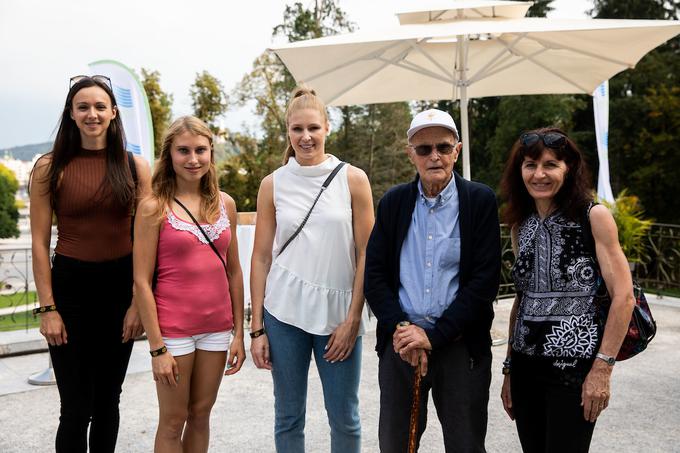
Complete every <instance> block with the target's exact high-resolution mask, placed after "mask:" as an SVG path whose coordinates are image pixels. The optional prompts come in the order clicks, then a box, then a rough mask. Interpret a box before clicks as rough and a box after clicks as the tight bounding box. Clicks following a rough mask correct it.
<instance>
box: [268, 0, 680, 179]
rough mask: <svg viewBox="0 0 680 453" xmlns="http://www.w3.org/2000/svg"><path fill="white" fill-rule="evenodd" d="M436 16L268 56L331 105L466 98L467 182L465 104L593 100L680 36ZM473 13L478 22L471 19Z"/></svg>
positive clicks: (630, 23)
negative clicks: (492, 99) (499, 99)
mask: <svg viewBox="0 0 680 453" xmlns="http://www.w3.org/2000/svg"><path fill="white" fill-rule="evenodd" d="M462 3H482V2H479V1H478V2H461V4H462ZM486 3H489V4H490V3H494V4H497V3H512V2H486ZM486 3H485V4H486ZM451 4H454V5H456V4H458V3H456V2H452V3H449V5H451ZM511 6H512V5H511ZM450 9H456V8H450ZM433 11H434V13H433ZM437 11H438V10H432V9H430V10H428V11H427V14H426V15H422V11H421V12H418V11H416V12H413V11H411V12H406V13H404V14H403V15H400V17H401V19H402V20H403V21H404V22H422V23H405V24H403V25H399V26H396V27H392V28H388V29H383V30H372V29H368V30H362V31H359V32H356V33H350V34H344V35H336V36H330V37H325V38H319V39H312V40H307V41H299V42H295V43H291V44H286V45H281V46H279V47H276V48H274V49H271V50H273V51H274V52H276V54H277V55H278V56H279V58H281V60H282V61H283V63H284V64H285V65H286V67H287V68H288V69H289V70H290V72H291V74H292V75H293V77H295V79H296V80H297V81H298V82H303V81H304V82H305V83H308V84H310V85H311V86H313V87H314V89H315V90H316V92H317V94H318V95H319V96H321V98H322V99H323V100H324V101H325V102H326V103H327V104H329V105H335V106H340V105H351V104H371V103H380V102H397V101H411V100H440V99H452V100H457V99H460V101H461V102H460V106H461V132H462V134H461V139H462V141H463V176H464V177H465V178H466V179H470V158H469V156H470V150H469V140H468V117H467V104H468V99H470V98H477V97H484V96H503V95H519V94H566V93H584V94H588V95H591V94H592V92H593V90H594V89H595V88H596V87H597V86H598V85H599V84H600V83H602V82H603V81H605V80H607V79H609V78H611V77H612V76H614V75H615V74H617V73H619V72H621V71H623V70H625V69H628V68H632V67H634V66H635V64H636V63H637V62H638V61H639V60H640V59H641V58H642V57H643V56H644V55H645V54H646V53H647V52H649V51H650V50H652V49H653V48H655V47H657V46H658V45H660V44H662V43H664V42H665V41H667V40H669V39H671V38H673V37H674V36H675V35H677V34H678V33H680V22H679V21H658V20H606V19H582V20H555V19H544V18H517V17H516V15H517V14H518V12H517V11H518V10H516V9H515V10H512V9H508V10H505V11H507V12H505V13H504V14H506V15H508V16H511V17H498V16H499V12H496V14H495V17H481V16H484V13H482V14H477V13H475V12H474V8H463V9H456V17H460V19H449V20H443V19H442V17H444V16H446V15H447V14H449V15H450V12H446V13H443V14H439V13H441V10H439V13H437ZM499 11H501V10H499ZM418 14H421V15H420V16H419V15H418ZM438 14H439V15H438ZM475 14H477V16H480V17H479V18H466V17H471V16H474V15H475ZM513 14H514V16H513ZM513 17H514V18H513ZM424 21H428V22H424Z"/></svg>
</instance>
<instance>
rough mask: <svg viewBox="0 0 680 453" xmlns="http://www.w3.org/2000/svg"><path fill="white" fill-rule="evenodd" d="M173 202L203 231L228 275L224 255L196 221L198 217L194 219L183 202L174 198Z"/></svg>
mask: <svg viewBox="0 0 680 453" xmlns="http://www.w3.org/2000/svg"><path fill="white" fill-rule="evenodd" d="M173 200H175V203H177V204H178V205H179V206H180V207H181V208H182V209H184V211H185V212H186V213H187V214H189V217H191V220H193V222H194V223H195V224H196V226H197V227H198V229H199V230H200V231H201V233H203V237H204V238H205V239H206V240H207V241H208V244H210V248H212V249H213V252H215V255H217V258H219V259H220V263H222V266H224V273H225V274H226V273H227V263H226V262H225V261H224V260H223V259H222V255H220V252H219V251H218V250H217V247H215V244H214V243H213V241H212V240H210V238H209V237H208V234H207V233H206V232H205V230H204V229H203V228H201V225H200V224H199V223H198V221H197V220H196V217H194V215H193V214H192V213H191V211H189V210H188V209H187V207H186V206H184V205H183V204H182V202H180V201H179V200H178V199H177V198H173Z"/></svg>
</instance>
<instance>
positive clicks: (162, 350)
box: [149, 345, 168, 357]
mask: <svg viewBox="0 0 680 453" xmlns="http://www.w3.org/2000/svg"><path fill="white" fill-rule="evenodd" d="M166 352H168V348H167V347H166V346H165V345H163V346H162V347H160V348H158V349H154V350H153V351H149V354H151V357H158V356H159V355H161V354H165V353H166Z"/></svg>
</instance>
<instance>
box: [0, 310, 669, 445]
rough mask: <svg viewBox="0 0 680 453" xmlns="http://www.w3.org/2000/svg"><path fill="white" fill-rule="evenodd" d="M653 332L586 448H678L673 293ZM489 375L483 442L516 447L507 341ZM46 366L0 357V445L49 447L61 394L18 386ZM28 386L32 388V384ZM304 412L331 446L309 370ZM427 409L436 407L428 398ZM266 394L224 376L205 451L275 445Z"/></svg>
mask: <svg viewBox="0 0 680 453" xmlns="http://www.w3.org/2000/svg"><path fill="white" fill-rule="evenodd" d="M650 299H652V300H651V302H652V303H653V305H652V309H653V311H654V315H655V317H656V319H657V322H658V324H659V333H658V335H657V338H656V339H655V340H654V342H653V343H652V345H651V346H650V348H649V350H648V351H646V352H644V353H643V354H641V355H640V356H638V357H636V358H634V359H632V360H630V361H628V362H622V363H619V364H617V365H616V369H615V372H614V375H613V396H612V401H611V405H610V407H609V409H608V410H607V411H606V412H605V413H604V415H603V416H602V418H601V420H600V421H599V422H598V426H597V427H596V429H595V435H594V438H593V446H592V449H591V451H593V452H610V451H616V452H617V453H628V452H630V453H633V452H652V453H656V452H659V453H666V452H680V405H679V404H678V403H679V402H680V377H679V376H680V347H679V346H680V300H677V299H676V300H671V299H668V298H667V299H664V300H663V301H661V303H658V302H657V301H656V300H655V299H654V298H653V297H650ZM508 311H509V304H508V302H501V303H500V304H499V306H498V307H497V310H496V313H497V320H496V326H495V328H496V329H497V331H504V330H505V329H506V326H507V316H508ZM374 341H375V335H374V334H373V333H370V334H367V335H366V337H365V343H364V344H365V347H364V357H363V374H362V386H361V395H360V399H361V417H362V423H363V451H364V452H370V453H373V452H377V451H378V446H377V421H378V400H379V391H378V386H377V358H376V356H375V354H374V353H373V350H372V349H373V345H374ZM147 350H148V347H147V345H146V344H145V342H138V343H137V344H136V345H135V351H134V355H133V359H132V362H131V366H130V370H129V375H128V377H127V379H126V382H125V387H124V391H123V397H122V402H121V416H122V421H121V430H120V435H119V442H118V451H119V452H125V453H127V452H131V453H133V452H150V451H152V449H153V437H154V433H155V424H156V420H157V403H156V396H155V390H154V385H153V380H152V378H151V374H150V372H149V371H148V369H149V358H148V353H147V352H146V351H147ZM493 351H494V367H493V371H494V375H493V382H492V385H491V400H490V402H489V429H488V436H487V449H488V451H489V452H491V453H495V452H503V453H508V452H518V451H520V448H519V443H518V440H517V435H516V432H515V429H514V425H513V424H512V423H511V422H510V420H509V419H508V418H507V416H505V414H504V412H503V410H502V406H501V403H500V398H499V397H498V395H499V392H500V383H501V376H500V373H499V370H500V364H501V361H502V359H503V356H504V355H505V346H498V347H494V348H493ZM46 364H47V355H46V354H44V353H43V354H31V355H27V356H20V357H9V358H3V359H0V395H2V396H0V452H3V453H14V452H49V451H52V450H53V447H52V445H53V438H54V433H55V430H56V426H57V417H58V406H59V397H58V394H57V390H56V388H54V387H34V386H29V385H28V384H24V382H25V379H26V377H27V376H28V375H29V374H31V373H32V372H35V371H38V370H40V369H42V368H44V367H45V365H46ZM29 389H30V390H29ZM309 401H310V402H311V403H310V404H309V405H308V410H307V430H306V432H307V451H309V452H314V453H316V452H327V451H329V441H328V437H329V436H328V426H327V423H326V417H325V413H324V409H323V405H322V401H323V400H322V397H321V390H320V383H319V379H318V376H317V374H316V370H315V369H314V368H313V367H312V369H311V371H310V392H309ZM430 406H431V407H430V409H429V412H430V414H432V415H433V414H434V413H435V412H434V408H433V407H432V405H431V404H430ZM272 426H273V397H272V385H271V377H270V375H269V374H268V373H267V372H265V371H261V370H257V369H256V368H255V367H254V366H253V364H252V362H250V361H248V362H246V364H245V366H244V368H243V370H242V371H241V372H240V373H239V374H238V375H236V376H233V377H229V378H225V379H224V382H223V383H222V387H221V389H220V395H219V397H218V400H217V403H216V405H215V408H214V411H213V417H212V434H211V448H210V451H215V452H222V451H233V452H245V451H247V452H253V453H257V452H272V451H274V448H273V435H272ZM420 451H421V452H423V453H440V452H443V446H442V443H441V429H440V427H439V424H438V422H437V421H436V419H435V418H433V417H432V416H431V417H430V422H429V424H428V428H427V431H426V432H425V435H424V437H423V440H422V446H421V449H420Z"/></svg>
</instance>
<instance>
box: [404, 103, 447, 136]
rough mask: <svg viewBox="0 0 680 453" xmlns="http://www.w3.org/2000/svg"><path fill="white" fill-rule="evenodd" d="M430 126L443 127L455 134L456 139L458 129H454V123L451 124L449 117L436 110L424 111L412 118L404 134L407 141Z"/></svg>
mask: <svg viewBox="0 0 680 453" xmlns="http://www.w3.org/2000/svg"><path fill="white" fill-rule="evenodd" d="M432 126H441V127H445V128H447V129H449V130H451V131H453V133H454V134H456V138H457V137H458V129H456V123H454V122H453V118H451V115H449V114H448V113H446V112H444V111H441V110H437V109H429V110H425V111H422V112H420V113H418V114H417V115H416V116H414V117H413V120H412V121H411V127H410V128H409V130H408V132H406V135H407V136H408V139H409V140H411V137H413V134H415V133H416V132H418V131H419V130H421V129H425V128H426V127H432Z"/></svg>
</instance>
